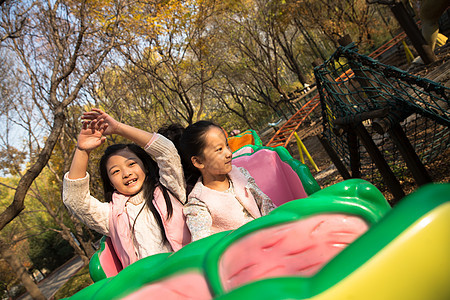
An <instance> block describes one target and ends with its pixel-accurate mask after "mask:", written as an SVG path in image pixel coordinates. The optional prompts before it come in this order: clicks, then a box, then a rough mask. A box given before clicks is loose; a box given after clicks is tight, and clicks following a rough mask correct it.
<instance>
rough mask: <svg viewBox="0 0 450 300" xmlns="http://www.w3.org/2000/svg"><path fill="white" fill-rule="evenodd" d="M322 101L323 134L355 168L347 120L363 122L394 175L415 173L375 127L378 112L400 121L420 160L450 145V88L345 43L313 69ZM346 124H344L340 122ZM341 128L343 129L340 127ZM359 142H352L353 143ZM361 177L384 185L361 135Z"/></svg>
mask: <svg viewBox="0 0 450 300" xmlns="http://www.w3.org/2000/svg"><path fill="white" fill-rule="evenodd" d="M314 73H315V76H316V82H317V86H318V90H319V93H320V99H321V106H322V122H323V123H322V124H323V135H324V137H325V138H327V139H328V141H329V142H330V144H331V146H332V148H333V149H334V150H335V152H336V153H337V154H338V156H339V157H340V159H341V160H342V162H343V163H344V165H345V166H346V167H347V169H349V170H350V151H349V150H350V149H349V146H348V142H347V141H348V132H347V131H346V130H342V126H341V125H342V124H346V125H347V126H354V125H355V124H357V123H359V122H362V123H363V125H364V126H365V128H366V129H367V131H368V132H369V134H370V136H371V137H372V139H373V141H374V142H375V144H376V146H377V147H378V149H379V151H380V152H381V153H382V154H383V156H384V159H385V160H386V162H387V163H388V164H389V166H390V168H391V170H392V171H393V173H394V174H395V176H396V177H397V178H398V179H399V180H400V181H402V180H404V179H405V178H407V177H410V173H409V171H408V169H407V167H406V163H405V162H404V160H403V158H402V156H401V155H400V153H399V150H398V149H397V147H396V146H395V144H394V143H393V141H392V140H391V138H390V137H389V134H388V133H383V132H381V133H380V130H375V129H376V127H375V126H374V123H373V120H374V117H373V116H374V114H376V113H377V112H378V113H380V114H382V115H383V114H384V115H383V116H384V117H385V120H388V122H392V123H393V122H398V123H399V124H400V125H401V127H402V129H403V131H404V132H405V134H406V136H407V138H408V139H409V142H410V143H411V145H412V146H413V148H414V150H415V152H416V154H417V155H418V157H419V158H420V160H421V162H422V163H423V164H424V165H425V166H427V165H428V164H430V163H431V162H432V161H433V160H434V159H435V158H436V157H438V156H439V155H440V154H441V153H443V152H444V151H445V150H446V149H448V148H449V145H450V136H449V132H450V130H449V127H450V110H449V108H450V101H449V98H450V89H449V88H446V87H445V86H443V85H442V84H440V83H437V82H434V81H431V80H428V79H426V78H421V77H418V76H414V75H411V74H408V73H407V72H405V71H403V70H400V69H398V68H395V67H392V66H389V65H384V64H382V63H379V62H378V61H376V60H374V59H372V58H370V57H368V56H364V55H360V54H359V53H357V50H356V49H355V48H354V46H353V45H352V44H351V45H349V46H347V47H340V48H338V50H337V51H336V52H335V53H334V54H333V55H332V56H331V57H330V59H328V60H327V61H326V62H325V63H324V64H322V65H320V66H318V67H316V68H315V70H314ZM340 126H341V127H340ZM339 129H341V130H339ZM353 147H355V146H352V148H353ZM356 148H357V151H358V153H359V156H360V171H361V177H362V178H364V179H366V180H369V181H371V182H372V183H374V184H376V185H378V187H381V188H382V187H383V185H384V183H383V182H382V178H381V176H380V173H379V172H378V170H377V169H376V167H375V164H374V162H373V161H372V159H371V158H370V156H369V154H368V152H367V151H366V149H365V148H364V147H363V146H362V145H361V144H360V141H359V140H358V141H357V145H356Z"/></svg>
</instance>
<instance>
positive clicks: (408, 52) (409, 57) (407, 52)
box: [402, 40, 414, 64]
mask: <svg viewBox="0 0 450 300" xmlns="http://www.w3.org/2000/svg"><path fill="white" fill-rule="evenodd" d="M402 43H403V49H405V55H406V61H407V62H408V64H410V63H411V62H412V61H413V60H414V55H413V54H412V53H411V50H409V48H408V45H406V43H405V41H404V40H403V41H402Z"/></svg>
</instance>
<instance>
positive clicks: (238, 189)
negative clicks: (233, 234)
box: [188, 166, 261, 234]
mask: <svg viewBox="0 0 450 300" xmlns="http://www.w3.org/2000/svg"><path fill="white" fill-rule="evenodd" d="M228 176H229V177H230V180H231V182H232V183H233V186H234V191H235V195H236V198H235V197H234V195H233V194H231V193H224V192H218V191H215V190H212V189H210V188H207V187H205V186H204V185H203V184H202V182H201V178H199V181H198V182H197V183H196V185H195V186H194V189H193V190H192V192H191V193H190V194H189V197H188V198H196V199H199V200H201V201H203V202H205V203H206V205H207V206H208V210H209V212H210V214H211V218H212V226H211V234H214V233H217V232H221V231H225V230H232V229H236V228H238V227H240V226H242V225H243V224H245V223H246V222H247V221H248V220H245V219H244V214H243V212H242V207H244V208H245V209H246V210H247V211H248V212H249V214H250V215H251V216H252V217H253V218H255V219H256V218H259V217H261V212H260V211H259V208H258V205H257V204H256V201H255V199H254V198H253V195H252V193H251V192H250V190H249V188H248V187H247V183H248V181H247V178H245V176H244V175H243V174H242V173H241V171H239V169H238V168H237V167H235V166H233V168H232V170H231V172H230V173H228Z"/></svg>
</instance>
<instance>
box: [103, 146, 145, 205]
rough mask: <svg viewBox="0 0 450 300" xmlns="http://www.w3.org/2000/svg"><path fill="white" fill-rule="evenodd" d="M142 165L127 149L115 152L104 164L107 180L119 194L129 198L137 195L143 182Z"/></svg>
mask: <svg viewBox="0 0 450 300" xmlns="http://www.w3.org/2000/svg"><path fill="white" fill-rule="evenodd" d="M144 169H145V168H144V164H143V163H142V161H141V160H140V159H139V158H138V157H137V155H136V154H134V153H133V152H132V151H130V150H128V149H126V148H125V149H123V150H120V151H117V152H116V153H115V154H114V155H111V156H110V157H109V159H108V161H107V162H106V170H107V173H108V177H109V180H110V181H111V184H112V185H113V186H114V188H115V189H116V190H117V191H118V192H119V193H121V194H123V195H127V196H131V195H135V194H137V193H139V192H140V191H141V189H142V185H143V184H144V180H145V176H146V175H145V171H144Z"/></svg>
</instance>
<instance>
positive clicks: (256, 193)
mask: <svg viewBox="0 0 450 300" xmlns="http://www.w3.org/2000/svg"><path fill="white" fill-rule="evenodd" d="M239 170H240V171H241V173H242V174H244V176H245V177H246V178H247V180H248V187H249V189H250V192H251V193H252V195H253V198H255V201H256V204H257V205H258V208H259V211H260V212H261V216H265V215H267V214H268V213H270V212H271V211H272V210H274V209H275V208H276V206H275V204H273V202H272V200H271V199H270V198H269V197H268V196H267V195H266V194H264V192H263V191H261V189H260V188H259V187H258V185H256V182H255V179H254V178H253V177H252V175H250V173H249V172H248V171H247V170H246V169H244V168H242V167H241V168H239Z"/></svg>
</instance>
